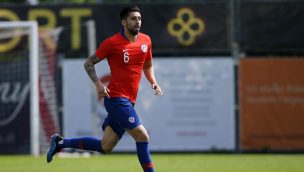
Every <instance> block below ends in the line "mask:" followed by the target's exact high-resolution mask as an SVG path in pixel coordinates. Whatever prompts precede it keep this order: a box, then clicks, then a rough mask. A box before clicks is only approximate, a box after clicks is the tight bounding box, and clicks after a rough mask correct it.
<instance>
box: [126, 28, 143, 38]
mask: <svg viewBox="0 0 304 172" xmlns="http://www.w3.org/2000/svg"><path fill="white" fill-rule="evenodd" d="M127 29H128V31H129V32H130V33H131V34H132V35H134V36H135V35H137V34H138V33H139V30H140V26H139V28H137V27H136V26H134V27H133V28H131V27H127Z"/></svg>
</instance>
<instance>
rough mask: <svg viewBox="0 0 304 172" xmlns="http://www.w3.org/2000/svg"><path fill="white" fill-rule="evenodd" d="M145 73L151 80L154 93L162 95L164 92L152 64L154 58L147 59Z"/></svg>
mask: <svg viewBox="0 0 304 172" xmlns="http://www.w3.org/2000/svg"><path fill="white" fill-rule="evenodd" d="M143 71H144V74H145V76H146V78H147V80H148V81H149V82H150V84H151V86H152V89H154V94H155V95H157V96H160V95H162V94H163V92H162V90H161V88H160V86H159V85H158V84H157V82H156V79H155V75H154V67H153V64H152V60H146V61H145V63H144V68H143Z"/></svg>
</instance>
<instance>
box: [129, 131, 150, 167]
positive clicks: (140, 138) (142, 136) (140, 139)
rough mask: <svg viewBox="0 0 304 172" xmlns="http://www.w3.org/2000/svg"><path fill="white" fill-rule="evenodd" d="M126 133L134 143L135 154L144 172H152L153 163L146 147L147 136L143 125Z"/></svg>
mask: <svg viewBox="0 0 304 172" xmlns="http://www.w3.org/2000/svg"><path fill="white" fill-rule="evenodd" d="M127 132H128V133H129V134H130V135H131V136H132V137H133V139H134V140H135V141H136V152H137V156H138V159H139V162H140V164H141V166H142V168H143V170H144V171H145V172H154V167H153V163H152V160H151V155H150V151H149V147H148V143H149V135H148V133H147V130H146V129H145V127H144V126H143V125H139V126H137V127H135V128H133V129H131V130H127Z"/></svg>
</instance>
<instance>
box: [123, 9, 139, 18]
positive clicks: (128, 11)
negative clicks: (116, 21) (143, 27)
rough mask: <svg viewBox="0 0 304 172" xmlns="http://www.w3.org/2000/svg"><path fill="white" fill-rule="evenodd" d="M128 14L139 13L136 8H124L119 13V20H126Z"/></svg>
mask: <svg viewBox="0 0 304 172" xmlns="http://www.w3.org/2000/svg"><path fill="white" fill-rule="evenodd" d="M130 12H140V9H139V8H138V7H137V6H126V7H124V8H123V9H122V10H121V11H120V20H123V19H126V18H127V17H128V15H129V13H130Z"/></svg>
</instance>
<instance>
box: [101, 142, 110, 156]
mask: <svg viewBox="0 0 304 172" xmlns="http://www.w3.org/2000/svg"><path fill="white" fill-rule="evenodd" d="M101 146H102V150H103V153H104V154H109V153H111V152H112V150H113V146H112V145H111V144H106V143H102V144H101Z"/></svg>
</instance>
